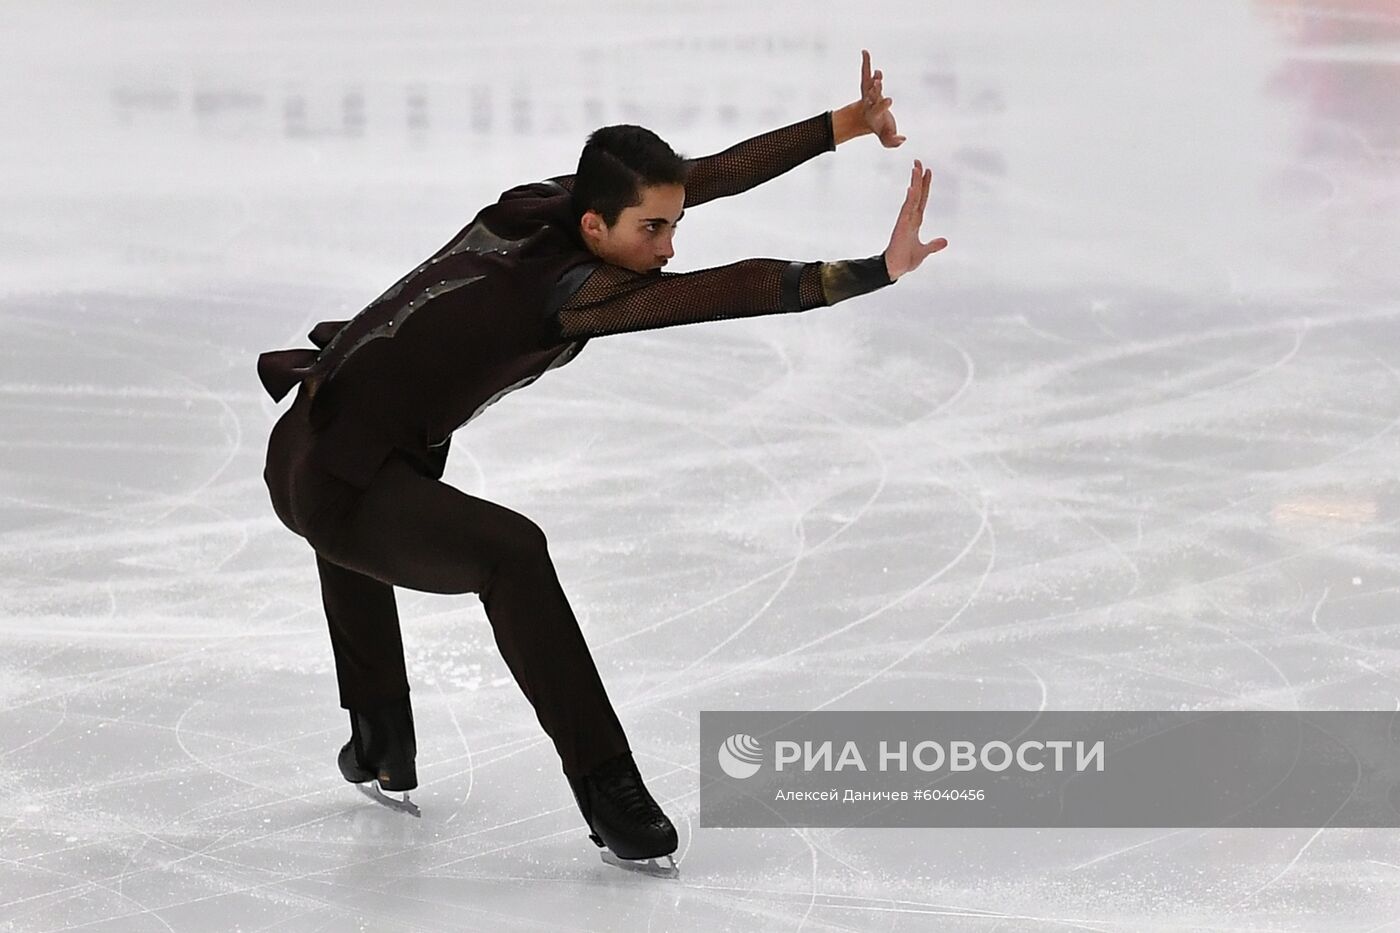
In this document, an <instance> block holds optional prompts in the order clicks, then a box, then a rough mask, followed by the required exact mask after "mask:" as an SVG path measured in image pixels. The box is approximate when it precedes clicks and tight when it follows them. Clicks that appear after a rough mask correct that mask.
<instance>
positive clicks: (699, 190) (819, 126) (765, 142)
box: [550, 110, 836, 207]
mask: <svg viewBox="0 0 1400 933" xmlns="http://www.w3.org/2000/svg"><path fill="white" fill-rule="evenodd" d="M835 150H836V135H835V130H834V129H833V128H832V123H831V111H829V110H828V111H826V112H824V113H820V114H817V115H816V116H815V117H808V118H807V119H805V120H798V121H797V122H796V123H792V124H789V125H788V126H784V127H781V128H780V129H776V130H770V131H769V132H767V133H761V134H759V135H758V136H755V137H753V138H752V139H746V140H744V141H743V142H740V143H735V144H734V145H732V146H730V147H729V148H728V149H726V150H724V151H723V152H717V153H715V154H714V155H708V156H702V157H700V158H697V159H686V160H685V164H686V173H687V174H686V182H685V206H686V207H690V206H691V205H694V204H704V203H705V202H706V201H713V200H714V199H715V198H727V197H729V196H730V195H734V194H739V193H740V192H742V191H748V190H749V189H750V188H753V187H756V186H758V185H761V184H763V183H764V182H765V181H770V180H772V179H774V178H777V177H778V176H779V175H781V174H783V173H784V172H786V171H789V170H790V169H794V168H796V167H797V166H799V165H801V164H802V163H803V162H806V161H807V160H808V159H811V158H813V157H815V156H818V155H821V154H822V153H823V152H834V151H835ZM550 181H555V182H558V183H559V184H560V185H562V186H563V187H564V189H565V190H567V191H568V192H570V193H571V194H572V193H573V190H574V176H573V175H557V176H555V177H554V178H551V179H550Z"/></svg>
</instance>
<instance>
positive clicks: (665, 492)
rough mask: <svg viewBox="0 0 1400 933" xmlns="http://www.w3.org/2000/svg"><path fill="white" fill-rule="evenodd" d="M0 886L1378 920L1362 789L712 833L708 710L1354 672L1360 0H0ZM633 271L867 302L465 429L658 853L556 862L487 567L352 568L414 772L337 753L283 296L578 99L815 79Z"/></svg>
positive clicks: (599, 115)
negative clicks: (549, 599) (754, 259)
mask: <svg viewBox="0 0 1400 933" xmlns="http://www.w3.org/2000/svg"><path fill="white" fill-rule="evenodd" d="M0 20H3V26H2V27H0V76H3V84H0V88H3V89H0V179H2V180H0V437H3V461H2V462H0V528H3V531H4V536H3V538H0V579H3V581H4V583H3V586H0V759H3V767H4V776H5V780H6V787H5V790H6V793H5V794H4V795H3V797H0V930H3V931H6V933H8V931H21V930H23V931H58V930H84V931H171V930H178V931H186V930H195V931H203V930H234V929H237V930H243V931H250V933H251V931H294V930H358V929H373V930H386V931H401V930H435V931H437V930H441V931H447V930H461V929H480V930H513V929H541V928H543V929H556V930H584V929H588V930H640V929H658V930H706V931H709V930H719V929H733V930H750V929H755V930H756V929H762V930H862V931H863V930H886V931H895V930H901V931H902V930H918V929H936V930H969V931H973V930H975V931H986V933H991V931H1007V930H1063V929H1083V930H1104V931H1107V930H1200V929H1226V930H1321V929H1348V930H1379V929H1383V928H1388V927H1394V926H1396V925H1400V920H1397V919H1396V918H1397V917H1400V895H1397V891H1400V840H1397V837H1396V834H1395V833H1394V832H1392V831H1387V830H1347V829H1323V830H1311V829H1309V830H1283V829H1280V830H1228V831H1226V830H1221V831H1209V830H1195V829H1192V830H1179V829H1178V830H1160V829H1159V830H1152V829H1132V830H1127V829H1125V830H1112V831H1110V830H1102V829H1079V830H1034V829H1023V830H978V829H957V830H930V829H908V830H890V829H885V830H874V829H871V830H854V829H846V830H842V829H806V830H774V829H753V830H737V829H702V828H700V827H699V825H698V822H699V821H698V783H697V770H698V767H699V760H700V759H699V755H700V751H701V750H700V749H699V748H698V729H697V721H698V715H699V712H700V711H701V710H705V709H1025V710H1034V709H1052V710H1058V709H1173V708H1181V709H1285V710H1287V709H1393V708H1395V707H1396V706H1397V703H1400V667H1398V666H1397V653H1396V641H1395V639H1396V636H1397V632H1400V627H1397V610H1400V597H1398V596H1397V585H1400V566H1398V565H1397V557H1396V555H1397V551H1398V550H1400V536H1397V531H1396V521H1397V517H1400V512H1397V502H1398V501H1400V500H1397V488H1398V487H1397V474H1396V463H1397V459H1398V458H1400V431H1397V430H1396V428H1397V425H1398V424H1400V352H1397V346H1400V300H1398V299H1397V294H1398V292H1397V284H1400V273H1397V271H1396V270H1397V263H1396V261H1395V260H1396V256H1397V254H1400V182H1397V178H1400V152H1398V151H1397V147H1398V146H1400V54H1397V50H1400V8H1397V6H1396V4H1395V3H1394V2H1392V0H1350V2H1343V0H1330V2H1323V0H1314V2H1311V3H1309V2H1299V0H1255V2H1250V3H1243V2H1227V0H1190V2H1173V3H1157V4H1147V3H1118V2H1114V0H1092V2H1091V0H1073V2H1057V3H1039V4H1031V3H1017V2H1010V0H997V2H990V3H957V4H955V3H939V2H918V3H913V2H908V3H885V2H872V3H837V2H830V3H823V4H816V3H805V2H804V3H799V2H784V3H771V4H765V3H737V2H732V0H699V2H695V3H691V4H687V5H686V6H685V7H684V8H680V7H678V6H676V5H672V4H640V3H631V2H622V0H609V2H607V3H601V4H577V3H563V2H550V3H535V4H489V5H488V4H484V3H481V4H455V3H447V2H440V3H429V2H425V0H417V2H408V3H394V4H368V3H360V2H357V3H346V2H338V3H330V2H328V0H317V2H315V3H284V2H278V3H274V2H270V0H256V2H241V3H236V4H214V3H193V2H186V3H177V2H174V0H143V2H128V3H122V4H97V3H90V2H76V0H62V2H59V0H10V2H8V3H6V4H5V6H4V11H3V16H2V17H0ZM862 47H865V48H869V49H870V50H871V52H872V54H873V56H874V61H875V66H876V67H878V68H880V69H881V70H882V71H883V72H884V75H885V90H886V92H887V93H888V94H889V95H890V96H891V97H892V98H893V99H894V107H893V109H894V113H895V115H896V117H897V118H898V121H899V128H900V131H901V132H902V133H904V134H905V135H907V136H908V142H907V143H905V144H904V146H903V147H901V148H900V149H897V150H892V149H883V148H882V147H881V146H880V145H879V144H878V143H877V142H876V141H875V140H874V139H873V138H870V137H866V138H863V139H857V140H854V141H852V142H850V143H848V144H846V145H843V146H841V147H840V148H839V149H838V151H837V152H835V153H830V154H826V155H823V156H820V157H818V158H817V159H816V160H814V161H813V162H811V163H809V164H807V165H804V166H802V167H800V168H798V169H796V170H794V171H793V172H792V173H790V174H788V175H785V176H783V177H782V178H779V179H777V180H775V181H773V182H771V183H770V184H768V185H766V186H764V187H762V188H759V189H757V190H755V191H753V192H750V193H749V194H746V195H742V196H739V197H737V198H734V199H730V200H726V201H719V202H715V203H713V204H711V205H708V206H706V207H704V208H703V209H698V210H696V211H694V212H692V213H688V214H687V216H686V221H685V223H684V225H683V226H682V227H681V229H680V231H679V234H678V237H677V256H676V258H675V260H673V262H672V264H671V266H670V267H669V268H670V269H673V270H676V271H685V270H687V269H698V268H704V267H707V266H712V265H718V264H722V263H726V262H730V261H734V260H737V259H741V258H745V257H748V256H771V257H779V258H792V259H803V260H814V259H840V258H853V257H862V256H869V255H872V254H874V253H878V252H879V251H881V250H882V249H883V248H884V246H885V243H886V241H887V239H888V236H889V231H890V227H891V225H892V223H893V221H894V217H895V214H896V212H897V210H898V208H899V205H900V202H901V200H902V197H903V190H904V186H905V184H906V182H907V178H908V173H909V167H910V165H911V163H912V160H913V159H914V158H920V159H922V160H924V161H925V162H926V163H928V164H929V165H930V166H931V167H932V168H933V171H934V178H933V193H932V197H931V200H930V203H929V207H928V216H927V219H926V221H925V224H924V230H923V233H924V237H925V239H931V238H932V237H934V236H946V237H948V239H949V240H950V243H951V245H950V246H949V247H948V249H947V250H946V251H944V252H942V253H940V254H937V255H935V256H933V257H932V258H931V259H929V260H928V261H927V262H926V263H925V265H924V267H923V268H921V269H919V270H917V271H916V272H914V273H912V274H910V275H909V276H908V277H906V278H904V279H902V280H901V281H900V282H898V283H897V284H896V285H895V286H893V287H891V288H888V289H885V290H883V291H880V292H878V293H877V294H875V295H871V296H866V297H863V298H858V299H855V300H852V301H850V302H847V303H844V304H841V305H838V306H836V307H832V308H826V309H818V310H814V311H810V312H807V313H805V314H803V315H789V316H775V317H769V318H761V319H754V320H747V321H730V322H723V323H715V324H705V325H696V326H691V327H683V328H674V329H670V330H664V331H655V332H650V333H641V334H632V335H626V336H621V337H613V338H604V339H600V340H597V341H595V342H593V343H592V344H590V345H589V347H588V348H587V350H586V351H585V352H584V353H583V354H581V355H580V356H579V358H578V360H577V361H575V362H573V363H571V364H570V365H568V366H567V367H565V368H563V369H560V370H557V371H555V372H551V373H550V374H548V376H547V377H546V378H544V379H542V380H540V382H538V383H536V384H535V385H533V386H531V387H530V388H529V389H528V390H525V391H521V392H518V393H515V394H513V395H512V396H510V397H509V398H508V399H506V400H504V401H502V402H501V403H500V404H498V405H496V406H495V407H493V408H492V409H491V410H490V411H489V412H488V413H487V414H485V415H483V416H482V417H481V418H480V419H479V420H477V421H475V422H473V423H472V424H471V426H470V427H469V428H468V429H465V430H463V431H462V432H460V433H459V434H458V436H457V437H456V438H455V440H454V444H453V451H452V458H451V460H450V463H449V465H448V470H447V474H446V476H445V479H446V480H447V481H448V482H451V483H453V484H454V485H457V486H459V487H460V488H462V489H465V490H467V491H469V492H471V493H474V494H477V495H481V496H485V497H487V498H490V499H492V500H494V501H496V502H500V503H502V504H505V505H507V506H509V507H511V508H513V509H516V510H518V511H520V512H523V513H525V514H526V515H529V516H530V517H531V518H533V519H534V520H535V521H537V522H538V523H539V524H540V525H541V526H542V527H543V528H544V529H545V530H546V532H547V533H548V535H549V540H550V544H551V550H552V554H553V557H554V560H555V562H556V565H557V567H558V569H559V573H560V576H561V579H562V580H563V582H564V585H565V588H566V590H567V591H568V593H569V595H570V598H571V600H572V602H573V605H574V608H575V610H576V612H577V613H578V615H579V617H580V619H581V622H582V625H583V628H584V632H585V635H586V637H587V638H588V640H589V642H590V644H591V645H592V647H593V650H594V653H595V658H596V660H597V662H598V665H599V667H600V669H601V672H602V674H603V678H604V681H605V682H606V683H607V684H608V686H609V688H610V691H611V695H612V697H613V701H614V703H615V704H616V706H617V708H618V711H619V714H620V716H621V718H622V720H623V723H624V725H625V726H626V727H627V729H628V734H629V738H630V740H631V743H632V746H633V748H634V749H635V750H636V755H637V760H638V763H639V765H640V767H641V769H642V772H643V774H644V775H645V776H646V777H647V779H648V782H649V784H650V786H651V788H652V790H653V792H654V793H655V794H656V796H657V798H658V800H659V801H660V802H661V803H662V805H663V806H664V807H665V808H666V809H667V811H668V812H669V813H670V814H671V815H672V817H673V818H674V819H675V820H676V823H677V826H678V829H679V832H680V837H681V846H680V850H679V851H678V853H677V856H678V859H679V861H680V863H681V870H682V878H681V880H680V881H679V882H674V883H672V882H658V881H656V880H654V879H646V878H639V877H634V876H631V875H627V874H625V873H623V872H621V871H619V870H618V869H616V868H611V867H608V866H606V865H604V864H602V863H601V861H600V860H599V858H598V855H597V851H596V849H594V847H593V845H592V844H591V843H590V842H588V840H587V838H586V837H585V834H584V828H583V825H582V822H581V819H580V817H579V814H578V812H577V810H576V808H575V805H574V802H573V800H572V798H571V796H570V794H569V790H568V787H567V785H566V783H565V781H564V779H563V777H562V774H561V773H560V771H559V764H558V759H557V757H556V755H555V753H554V750H553V748H552V746H551V745H550V744H549V743H548V741H547V740H546V738H545V737H544V735H543V733H542V732H541V730H540V729H539V726H538V724H537V722H536V720H535V718H534V715H533V713H532V711H531V710H530V708H529V705H528V703H527V702H526V700H525V699H524V697H523V696H522V695H521V694H520V692H519V690H518V689H517V687H516V686H515V684H514V682H513V681H512V680H511V679H510V678H509V674H508V672H507V670H506V668H505V665H504V663H503V662H502V661H501V659H500V656H499V655H498V654H497V652H496V649H495V646H494V643H493V641H492V639H491V635H490V629H489V626H488V624H487V622H486V619H485V616H484V614H483V612H482V610H481V606H480V603H479V601H478V600H477V599H476V597H474V596H471V595H465V596H457V597H448V596H438V595H429V594H424V593H417V592H414V591H408V590H400V591H399V607H400V611H401V614H402V616H403V619H404V629H405V639H406V642H407V652H408V660H409V665H410V676H411V679H412V684H413V690H414V694H413V695H414V700H415V711H416V715H417V722H418V738H419V748H420V755H419V776H420V779H421V781H422V787H421V788H420V789H419V791H417V792H416V793H415V794H414V800H415V801H416V802H417V803H419V804H420V805H421V806H422V808H423V814H424V815H423V818H422V820H421V821H419V820H412V819H408V818H404V817H403V816H402V815H400V814H396V813H392V812H389V811H388V810H385V809H383V808H380V807H376V806H374V805H373V804H372V803H369V802H368V801H366V800H365V799H364V798H363V797H362V796H361V795H360V794H357V793H355V792H354V791H353V788H352V787H351V786H350V785H347V784H345V783H344V782H343V781H342V780H341V779H340V777H339V775H338V773H337V771H336V768H335V763H334V760H335V753H336V750H337V749H338V748H339V746H340V743H341V742H343V741H344V739H345V736H346V734H347V721H346V718H345V714H344V713H343V711H342V710H341V709H340V708H339V706H338V702H337V697H336V691H335V681H334V674H333V670H332V667H331V653H330V646H329V642H328V639H327V635H326V631H325V622H324V617H323V615H322V610H321V606H320V597H319V591H318V587H317V582H316V573H315V567H314V563H313V554H312V551H311V550H310V548H309V547H308V546H307V544H306V543H305V542H304V541H303V540H301V539H300V538H298V537H296V536H295V535H293V534H292V533H291V532H289V531H287V529H285V528H284V527H282V525H281V524H279V523H278V521H277V519H276V518H275V516H274V515H273V512H272V509H271V506H270V504H269V502H268V498H267V493H266V490H265V488H264V486H263V481H262V477H261V470H262V464H263V455H264V449H265V448H264V445H265V441H266V437H267V433H268V430H269V428H270V427H271V425H272V424H273V422H274V421H275V419H276V418H277V416H278V414H279V413H280V411H281V410H282V408H283V407H285V404H286V403H285V402H284V403H283V405H282V406H279V405H276V404H273V403H272V402H271V400H270V399H269V398H268V397H267V396H266V394H265V393H264V392H263V391H262V388H261V386H260V385H259V384H258V380H257V377H256V375H255V371H254V361H255V359H256V356H257V354H258V353H260V352H262V351H264V350H268V349H275V348H281V347H293V346H305V345H307V343H306V340H305V334H306V332H307V331H308V330H309V329H310V327H311V326H312V325H313V324H315V323H316V322H317V321H320V320H325V319H335V318H344V317H348V316H350V315H352V314H354V313H355V312H356V311H357V310H358V309H359V308H360V307H362V306H363V305H364V304H366V303H367V302H368V301H370V300H371V299H372V298H374V297H375V296H376V295H378V294H379V292H380V291H382V290H383V289H384V288H385V287H386V286H387V285H388V284H390V283H392V282H393V281H394V280H395V279H396V278H397V277H398V276H399V275H400V274H402V273H403V272H404V271H406V270H407V269H409V268H412V267H413V266H414V265H416V264H417V263H418V262H419V261H421V259H422V258H424V257H425V256H427V255H429V254H430V253H431V252H432V251H433V250H435V249H436V248H437V247H439V246H440V245H441V244H442V243H444V242H446V240H447V238H448V237H450V236H451V235H452V234H453V233H454V232H455V231H457V230H458V229H459V228H460V227H461V226H462V225H464V224H465V223H466V221H467V220H469V219H470V218H471V216H472V215H473V214H475V212H476V211H477V210H478V209H479V208H480V207H481V206H482V205H484V204H486V203H489V202H490V201H492V200H494V198H495V197H496V195H497V194H498V193H499V192H500V191H502V190H504V189H505V188H508V187H511V186H512V185H515V184H518V183H521V182H524V181H531V180H537V179H540V178H543V177H546V176H548V175H552V174H558V173H562V172H568V171H572V170H573V167H574V165H575V163H576V160H577V156H578V150H579V148H580V146H581V145H582V142H583V139H584V137H585V136H586V135H587V133H588V132H589V131H590V130H592V129H593V128H595V127H597V126H600V125H604V124H607V123H619V122H635V123H642V124H645V125H647V126H650V127H651V128H653V129H654V130H656V131H657V132H658V133H660V134H661V135H662V136H663V137H664V138H666V139H667V140H668V141H669V142H671V144H672V145H673V146H675V147H676V148H677V149H678V150H679V151H681V152H682V153H683V154H685V155H701V154H705V153H708V152H715V151H718V150H720V149H722V148H725V147H726V146H728V145H730V144H731V143H733V142H736V141H738V140H739V139H742V138H745V137H748V136H751V135H754V134H756V133H759V132H762V131H765V130H768V129H772V128H774V127H777V126H782V125H785V124H787V123H790V122H794V121H796V120H798V119H802V118H805V117H808V116H811V115H813V114H816V113H820V112H822V111H824V110H827V109H832V108H835V107H839V106H841V105H843V104H845V103H847V102H849V101H851V100H854V99H855V98H856V96H857V91H858V78H859V64H860V50H861V48H862Z"/></svg>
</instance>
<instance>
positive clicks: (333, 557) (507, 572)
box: [263, 389, 630, 777]
mask: <svg viewBox="0 0 1400 933" xmlns="http://www.w3.org/2000/svg"><path fill="white" fill-rule="evenodd" d="M307 407H308V404H307V399H306V398H304V393H303V392H302V391H301V390H300V389H299V390H298V392H297V398H296V401H295V402H294V403H293V405H292V407H291V408H290V409H289V410H288V411H287V412H286V413H285V414H284V415H283V416H282V417H281V418H280V419H279V420H278V422H277V424H276V425H275V426H274V427H273V429H272V434H271V436H270V438H269V440H268V450H267V464H266V468H265V469H264V471H263V479H264V480H265V481H266V483H267V488H268V492H269V494H270V495H271V497H272V506H273V509H274V511H276V513H277V516H278V518H279V519H280V520H281V521H282V523H283V524H284V525H286V526H287V527H288V528H289V529H291V530H292V531H294V532H296V533H297V534H299V535H301V536H302V537H304V538H305V539H306V540H307V541H308V543H310V545H311V546H312V548H313V549H314V550H315V552H316V568H317V570H318V571H319V573H320V577H321V598H322V602H323V604H324V606H325V611H326V621H327V622H328V623H329V625H330V637H331V648H332V650H333V651H334V653H335V669H336V680H337V683H338V685H339V689H340V704H341V706H343V707H345V708H346V709H370V708H373V707H375V706H377V705H380V704H382V703H385V702H386V701H390V700H397V699H401V698H403V697H405V696H407V695H408V692H409V687H408V676H407V672H406V670H405V667H404V655H403V640H402V636H401V634H400V630H399V616H398V609H397V606H396V605H395V602H394V587H395V586H402V587H407V588H409V589H413V590H420V591H423V592H428V593H476V594H477V595H478V597H479V598H480V599H481V603H482V605H483V606H484V607H485V610H486V617H487V619H488V620H489V621H490V623H491V628H492V630H493V631H494V633H495V638H496V644H497V646H498V647H499V648H500V651H501V656H502V657H503V658H504V659H505V662H506V666H507V667H509V668H510V672H511V674H513V675H514V677H515V682H516V683H517V684H519V685H520V689H521V690H522V691H523V692H524V694H525V696H526V698H527V699H528V700H529V701H530V703H531V705H532V706H533V707H534V709H535V714H536V716H537V717H538V719H539V721H540V725H541V726H543V727H544V731H545V732H546V733H547V734H548V735H549V737H550V738H551V739H552V740H553V741H554V747H555V749H556V751H558V753H559V758H560V761H561V763H562V765H563V770H564V773H565V774H566V775H568V776H570V777H578V776H581V775H583V774H586V773H588V771H589V770H591V769H592V768H593V767H594V766H595V765H597V764H598V763H599V762H602V761H605V760H607V759H608V758H612V757H614V756H616V755H620V754H622V753H624V752H627V751H630V748H629V747H628V744H627V738H626V735H625V734H624V733H623V730H622V725H621V723H619V722H618V718H617V714H616V713H615V712H614V711H613V708H612V704H611V703H610V702H609V701H608V696H607V692H606V691H605V690H604V689H603V682H602V680H601V679H600V678H599V676H598V670H597V668H596V667H595V666H594V664H593V658H592V655H591V654H590V653H589V651H588V645H587V644H586V643H585V642H584V640H583V633H582V632H580V631H579V627H578V620H577V619H575V618H574V614H573V610H572V609H570V608H569V601H568V599H567V598H565V596H564V591H563V588H562V587H561V586H560V584H559V578H558V576H557V575H556V574H555V571H554V563H553V561H552V560H551V559H550V556H549V550H548V547H547V543H546V540H545V535H544V532H543V531H541V530H540V528H539V526H538V525H536V524H535V523H534V522H532V521H531V520H530V519H528V518H526V517H525V516H524V515H521V514H520V513H519V512H514V511H512V510H510V509H507V508H505V507H503V506H500V505H497V504H495V503H493V502H488V501H486V500H485V499H480V498H477V497H476V496H472V495H468V494H467V493H464V492H462V491H461V490H459V489H455V488H453V487H452V486H449V485H447V484H446V483H443V482H442V481H440V480H437V479H433V478H432V477H429V476H424V475H422V474H421V473H419V472H418V471H417V470H416V469H415V468H414V467H413V466H412V465H411V464H410V462H409V461H408V460H406V459H404V458H402V457H400V456H397V455H395V456H391V457H390V458H389V459H388V460H386V461H385V463H384V465H383V466H382V467H381V468H380V470H379V472H378V474H376V475H375V477H374V479H373V481H372V482H371V483H370V486H369V488H367V489H363V490H362V489H359V488H357V487H355V486H353V485H351V484H349V483H346V482H344V481H343V480H341V479H339V478H337V477H335V476H333V475H331V474H329V473H326V472H325V471H324V470H322V469H320V468H319V467H317V466H316V465H315V464H314V463H313V462H312V461H311V459H310V456H309V453H310V449H311V445H312V444H313V443H314V435H313V434H312V432H311V430H310V428H309V425H308V423H307V418H306V415H307Z"/></svg>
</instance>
